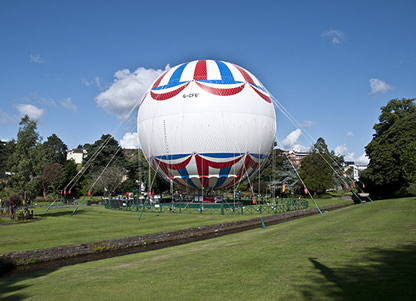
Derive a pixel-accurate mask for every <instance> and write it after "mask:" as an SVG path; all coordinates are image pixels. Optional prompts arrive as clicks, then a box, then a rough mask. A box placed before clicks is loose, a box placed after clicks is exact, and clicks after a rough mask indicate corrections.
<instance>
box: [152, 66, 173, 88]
mask: <svg viewBox="0 0 416 301" xmlns="http://www.w3.org/2000/svg"><path fill="white" fill-rule="evenodd" d="M168 71H169V70H168ZM168 71H166V72H165V73H163V74H162V75H161V76H160V77H159V78H158V79H157V80H156V81H155V83H154V84H153V86H152V89H154V88H157V87H158V86H159V84H160V82H161V81H162V79H163V78H164V77H165V75H166V73H168Z"/></svg>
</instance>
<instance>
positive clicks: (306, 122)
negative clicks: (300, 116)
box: [302, 120, 315, 128]
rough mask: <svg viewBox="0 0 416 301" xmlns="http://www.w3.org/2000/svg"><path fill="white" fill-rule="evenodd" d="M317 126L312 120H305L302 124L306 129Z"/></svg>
mask: <svg viewBox="0 0 416 301" xmlns="http://www.w3.org/2000/svg"><path fill="white" fill-rule="evenodd" d="M314 125H315V122H313V121H311V120H304V121H303V122H302V126H303V127H304V128H311V127H313V126H314Z"/></svg>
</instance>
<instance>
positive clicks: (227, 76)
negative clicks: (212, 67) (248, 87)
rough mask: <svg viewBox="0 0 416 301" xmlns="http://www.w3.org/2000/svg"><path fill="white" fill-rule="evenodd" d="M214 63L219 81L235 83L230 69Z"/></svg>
mask: <svg viewBox="0 0 416 301" xmlns="http://www.w3.org/2000/svg"><path fill="white" fill-rule="evenodd" d="M215 63H217V66H218V69H219V70H220V74H221V80H222V81H223V82H226V83H235V80H234V76H233V74H232V73H231V70H230V68H228V66H227V65H226V64H225V63H223V62H220V61H215Z"/></svg>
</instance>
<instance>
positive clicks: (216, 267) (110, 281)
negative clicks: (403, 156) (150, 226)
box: [0, 198, 416, 300]
mask: <svg viewBox="0 0 416 301" xmlns="http://www.w3.org/2000/svg"><path fill="white" fill-rule="evenodd" d="M415 214H416V200H415V199H414V198H408V199H399V200H384V201H377V202H374V203H366V204H363V205H358V206H351V207H347V208H344V209H341V210H337V211H332V212H328V213H325V214H323V215H314V216H310V217H307V218H303V219H298V220H293V221H290V222H286V223H283V224H279V225H275V226H270V227H267V229H262V228H259V229H255V230H250V231H246V232H242V233H237V234H232V235H227V236H223V237H219V238H215V239H209V240H205V241H199V242H194V243H190V244H187V245H181V246H177V247H171V248H168V249H161V250H157V251H151V252H146V253H139V254H133V255H128V256H122V257H116V258H111V259H105V260H100V261H94V262H89V263H85V264H78V265H73V266H67V267H64V268H59V269H56V270H52V271H45V272H37V273H36V272H32V273H25V274H22V275H20V276H10V277H8V278H4V279H0V298H7V297H10V298H22V299H23V298H29V299H30V298H31V299H33V300H56V299H60V300H74V299H88V300H89V299H92V300H120V299H123V300H138V299H140V300H200V299H204V300H206V299H207V300H414V298H413V297H414V289H413V281H414V279H415V278H414V277H415V272H414V266H415V265H416V256H415V254H416V219H415V218H414V216H415Z"/></svg>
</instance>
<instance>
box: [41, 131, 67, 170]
mask: <svg viewBox="0 0 416 301" xmlns="http://www.w3.org/2000/svg"><path fill="white" fill-rule="evenodd" d="M40 148H41V153H42V156H43V159H44V160H45V161H46V162H49V163H50V162H56V163H59V164H64V162H65V161H66V152H67V151H68V147H67V146H66V144H65V143H63V141H62V140H61V139H59V137H58V136H56V135H55V134H52V135H51V136H49V137H48V139H47V140H46V141H45V142H44V143H42V145H41V147H40Z"/></svg>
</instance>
